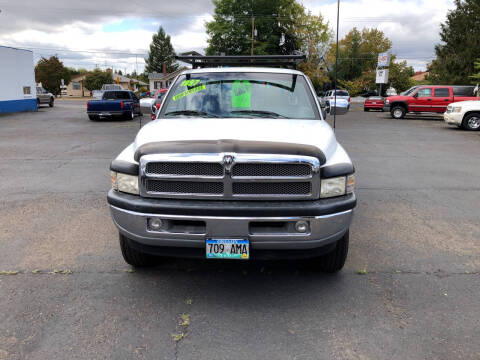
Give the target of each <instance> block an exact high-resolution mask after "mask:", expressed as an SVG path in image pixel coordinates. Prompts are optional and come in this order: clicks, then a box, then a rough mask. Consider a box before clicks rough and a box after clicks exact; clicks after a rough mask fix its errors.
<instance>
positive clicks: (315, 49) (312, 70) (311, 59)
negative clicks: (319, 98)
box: [294, 7, 333, 93]
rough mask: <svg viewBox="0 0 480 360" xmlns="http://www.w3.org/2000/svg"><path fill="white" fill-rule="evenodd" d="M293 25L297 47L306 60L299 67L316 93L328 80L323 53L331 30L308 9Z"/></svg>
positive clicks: (329, 38)
mask: <svg viewBox="0 0 480 360" xmlns="http://www.w3.org/2000/svg"><path fill="white" fill-rule="evenodd" d="M302 8H303V7H302ZM303 10H304V9H303ZM294 27H295V33H296V37H297V43H298V48H299V49H300V50H301V51H302V52H303V53H304V54H306V55H307V59H306V61H305V62H302V63H301V64H299V69H300V70H301V71H303V72H304V73H305V74H306V75H307V76H308V77H309V78H310V79H311V80H312V83H313V86H314V87H315V90H316V91H317V93H318V92H320V91H321V90H322V89H323V85H324V84H325V83H326V82H328V81H329V78H328V76H327V73H326V71H325V69H324V57H323V55H324V54H325V52H326V51H327V49H328V45H329V43H330V40H331V38H332V35H333V34H332V31H331V30H330V27H329V25H328V22H326V21H325V20H324V18H323V17H322V15H313V14H312V13H311V12H310V11H308V12H306V11H303V12H302V14H301V15H300V16H298V19H297V21H296V23H295V25H294Z"/></svg>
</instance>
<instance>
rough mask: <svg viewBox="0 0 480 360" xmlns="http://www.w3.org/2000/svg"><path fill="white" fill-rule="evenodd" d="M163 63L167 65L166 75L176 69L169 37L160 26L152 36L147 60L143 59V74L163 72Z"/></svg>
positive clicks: (176, 65)
mask: <svg viewBox="0 0 480 360" xmlns="http://www.w3.org/2000/svg"><path fill="white" fill-rule="evenodd" d="M163 63H165V64H166V65H167V73H171V72H173V71H175V70H177V69H178V64H177V63H176V62H175V51H174V50H173V46H172V43H171V41H170V35H167V34H166V33H165V30H163V28H162V27H161V26H160V28H159V29H158V32H157V33H156V34H154V35H153V36H152V43H151V44H150V51H149V52H148V58H146V59H145V64H146V65H145V72H147V73H152V72H157V73H161V72H163Z"/></svg>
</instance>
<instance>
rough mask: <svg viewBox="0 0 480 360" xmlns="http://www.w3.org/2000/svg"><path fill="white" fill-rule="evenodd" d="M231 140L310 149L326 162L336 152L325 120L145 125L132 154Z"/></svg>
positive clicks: (160, 122) (214, 120)
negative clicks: (153, 146)
mask: <svg viewBox="0 0 480 360" xmlns="http://www.w3.org/2000/svg"><path fill="white" fill-rule="evenodd" d="M232 139H234V140H239V141H250V142H251V141H254V142H255V141H258V142H276V143H288V144H298V145H310V146H314V147H316V148H318V149H319V150H320V151H321V152H323V154H324V155H325V157H326V158H327V159H328V158H329V157H330V155H331V154H333V153H334V152H335V151H336V148H337V141H336V139H335V135H334V133H333V131H332V129H331V128H330V126H329V125H328V124H327V123H326V122H325V121H323V120H298V119H263V118H255V119H247V118H229V119H217V118H175V119H157V120H155V121H152V122H150V123H148V124H147V125H145V126H144V127H143V128H142V129H141V130H140V131H139V132H138V134H137V137H136V139H135V142H134V149H133V150H134V151H136V150H137V149H138V148H139V147H140V146H143V145H146V144H149V143H158V142H168V141H175V142H179V141H188V142H190V141H191V142H193V141H221V140H232Z"/></svg>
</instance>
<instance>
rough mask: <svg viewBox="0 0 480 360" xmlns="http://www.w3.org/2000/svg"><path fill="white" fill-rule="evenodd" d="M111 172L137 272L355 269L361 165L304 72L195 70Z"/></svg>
mask: <svg viewBox="0 0 480 360" xmlns="http://www.w3.org/2000/svg"><path fill="white" fill-rule="evenodd" d="M333 105H335V104H333ZM347 107H348V102H344V103H343V105H341V104H340V102H339V103H338V105H337V106H336V107H335V108H332V110H331V111H330V112H333V110H334V109H335V110H336V113H337V114H339V115H340V114H341V113H342V112H343V113H345V112H346V111H347ZM327 111H328V110H327ZM110 170H111V180H112V189H111V190H110V191H109V193H108V203H109V205H110V211H111V215H112V217H113V221H114V223H115V225H116V226H117V228H118V230H119V232H120V247H121V250H122V254H123V257H124V259H125V261H126V262H127V263H129V264H131V265H133V266H136V267H141V266H149V265H152V264H155V263H156V262H157V261H158V259H159V256H177V257H203V258H206V259H238V260H248V259H272V258H310V259H313V261H311V263H312V266H313V268H315V269H318V270H321V271H325V272H336V271H339V270H340V269H341V268H342V267H343V265H344V263H345V260H346V257H347V252H348V243H349V227H350V223H351V221H352V217H353V209H354V207H355V206H356V197H355V194H354V184H355V175H354V167H353V165H352V161H351V160H350V158H349V156H348V155H347V153H346V151H345V150H344V148H343V147H342V146H341V145H340V144H339V143H338V142H337V140H336V138H335V135H334V133H333V131H332V129H331V128H330V126H329V125H328V124H327V122H326V121H324V114H322V109H321V107H320V104H319V102H318V100H317V97H316V96H315V91H314V89H313V86H312V83H311V81H310V80H309V79H308V78H307V77H306V76H305V75H304V74H303V73H301V72H300V71H296V70H290V69H280V68H261V67H228V68H203V69H193V70H186V71H184V72H183V73H182V74H180V75H179V76H178V77H177V78H176V80H175V81H174V82H173V84H172V85H171V87H170V89H169V91H168V93H167V95H166V96H165V100H164V101H163V103H162V105H161V108H160V110H159V111H158V112H157V118H156V120H154V121H152V122H150V123H149V124H147V125H145V126H144V127H143V128H142V129H141V130H140V131H139V132H138V134H137V136H136V138H135V141H134V142H133V143H132V144H130V145H129V146H127V147H126V148H125V150H123V151H122V152H121V153H120V155H118V157H117V158H116V159H115V160H113V161H112V163H111V166H110Z"/></svg>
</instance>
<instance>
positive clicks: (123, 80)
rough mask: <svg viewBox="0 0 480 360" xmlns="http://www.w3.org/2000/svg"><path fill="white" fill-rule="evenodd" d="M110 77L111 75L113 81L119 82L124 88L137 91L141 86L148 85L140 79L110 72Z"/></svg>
mask: <svg viewBox="0 0 480 360" xmlns="http://www.w3.org/2000/svg"><path fill="white" fill-rule="evenodd" d="M112 77H113V83H114V84H119V85H120V86H121V87H122V88H124V89H125V90H132V91H137V90H139V89H140V88H141V87H143V86H145V87H147V86H148V84H147V83H144V82H143V81H140V80H137V79H130V78H128V77H126V76H123V75H119V74H112Z"/></svg>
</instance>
